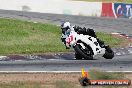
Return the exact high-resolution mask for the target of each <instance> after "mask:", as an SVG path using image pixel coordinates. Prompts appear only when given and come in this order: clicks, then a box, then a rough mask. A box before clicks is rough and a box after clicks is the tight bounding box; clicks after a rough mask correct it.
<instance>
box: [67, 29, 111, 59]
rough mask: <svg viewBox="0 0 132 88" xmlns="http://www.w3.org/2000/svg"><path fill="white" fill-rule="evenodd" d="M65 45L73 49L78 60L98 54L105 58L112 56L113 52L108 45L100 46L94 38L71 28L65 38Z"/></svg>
mask: <svg viewBox="0 0 132 88" xmlns="http://www.w3.org/2000/svg"><path fill="white" fill-rule="evenodd" d="M66 46H67V47H69V48H73V49H74V50H75V58H76V59H78V60H81V59H87V60H92V59H93V57H94V56H96V55H99V54H100V55H102V57H104V58H106V59H112V58H113V57H114V52H113V51H112V49H111V48H110V47H109V46H105V47H104V48H102V47H101V46H100V44H99V43H98V42H97V39H96V38H94V37H92V36H89V35H83V34H77V32H75V31H73V30H72V31H71V32H70V34H69V36H68V37H67V38H66Z"/></svg>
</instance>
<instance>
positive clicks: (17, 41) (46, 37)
mask: <svg viewBox="0 0 132 88" xmlns="http://www.w3.org/2000/svg"><path fill="white" fill-rule="evenodd" d="M97 35H98V36H99V38H101V39H102V40H104V41H105V42H106V43H107V44H109V45H111V46H112V47H116V46H117V45H119V44H120V43H121V42H122V41H123V40H122V39H119V38H114V37H112V36H111V35H109V34H105V33H97ZM60 36H61V30H60V28H59V27H58V26H55V25H51V24H43V23H33V22H27V21H21V20H16V19H5V18H0V54H34V53H47V52H65V51H68V50H66V49H65V47H64V45H63V43H62V42H61V40H60Z"/></svg>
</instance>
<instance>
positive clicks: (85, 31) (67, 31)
mask: <svg viewBox="0 0 132 88" xmlns="http://www.w3.org/2000/svg"><path fill="white" fill-rule="evenodd" d="M61 29H62V36H61V40H62V42H63V43H64V44H65V46H66V41H65V40H66V38H67V37H68V36H69V35H70V31H71V30H74V31H75V32H77V33H78V34H83V35H89V36H92V37H94V38H96V39H97V42H98V43H99V44H100V46H101V47H102V48H103V47H105V45H104V42H103V41H101V40H100V39H99V38H97V36H96V34H95V31H94V30H93V29H91V28H88V29H87V28H85V27H84V28H81V27H79V26H71V24H70V22H64V23H62V24H61ZM66 49H69V47H67V46H66Z"/></svg>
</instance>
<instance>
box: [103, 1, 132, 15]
mask: <svg viewBox="0 0 132 88" xmlns="http://www.w3.org/2000/svg"><path fill="white" fill-rule="evenodd" d="M101 16H102V17H115V18H119V17H125V18H131V17H132V4H125V3H102V13H101Z"/></svg>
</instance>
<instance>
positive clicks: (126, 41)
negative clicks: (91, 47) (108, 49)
mask: <svg viewBox="0 0 132 88" xmlns="http://www.w3.org/2000/svg"><path fill="white" fill-rule="evenodd" d="M112 36H113V37H115V38H120V39H123V42H121V43H120V44H119V45H118V47H122V48H123V47H132V38H127V37H126V36H123V35H119V34H112Z"/></svg>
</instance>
